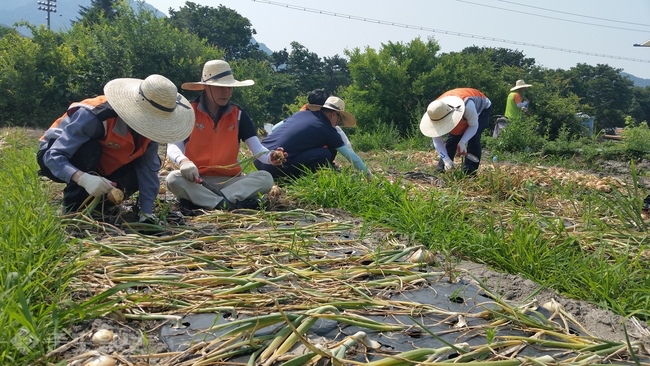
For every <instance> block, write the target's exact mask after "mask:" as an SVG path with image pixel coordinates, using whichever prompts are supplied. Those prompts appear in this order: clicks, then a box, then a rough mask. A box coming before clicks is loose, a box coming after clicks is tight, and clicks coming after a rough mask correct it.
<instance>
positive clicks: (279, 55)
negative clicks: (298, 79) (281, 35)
mask: <svg viewBox="0 0 650 366" xmlns="http://www.w3.org/2000/svg"><path fill="white" fill-rule="evenodd" d="M288 61H289V52H287V49H286V48H284V49H282V51H274V52H273V53H272V54H271V64H272V65H273V68H274V69H275V70H276V71H278V72H282V71H285V70H286V66H287V62H288ZM283 65H284V67H282V66H283Z"/></svg>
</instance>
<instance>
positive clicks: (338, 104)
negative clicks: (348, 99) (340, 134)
mask: <svg viewBox="0 0 650 366" xmlns="http://www.w3.org/2000/svg"><path fill="white" fill-rule="evenodd" d="M310 107H312V108H315V107H320V108H325V109H330V110H333V111H337V112H339V113H340V114H341V123H342V127H354V126H356V125H357V119H356V118H355V117H354V115H353V114H352V113H350V112H346V111H345V102H343V100H342V99H341V98H338V97H329V98H327V100H326V101H325V103H324V104H323V105H322V106H318V105H317V104H308V105H307V109H310V110H312V109H311V108H310Z"/></svg>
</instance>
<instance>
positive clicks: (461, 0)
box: [456, 0, 650, 33]
mask: <svg viewBox="0 0 650 366" xmlns="http://www.w3.org/2000/svg"><path fill="white" fill-rule="evenodd" d="M456 1H458V2H461V3H467V4H472V5H476V6H483V7H486V8H490V9H498V10H503V11H509V12H513V13H519V14H526V15H531V16H534V17H540V18H546V19H553V20H560V21H563V22H571V23H577V24H585V25H591V26H594V27H603V28H610V29H622V30H626V31H632V32H642V33H650V31H647V30H641V29H632V28H623V27H615V26H613V25H604V24H596V23H588V22H581V21H578V20H571V19H562V18H556V17H552V16H549V15H541V14H535V13H527V12H525V11H519V10H513V9H506V8H500V7H498V6H492V5H485V4H480V3H475V2H473V1H467V0H456Z"/></svg>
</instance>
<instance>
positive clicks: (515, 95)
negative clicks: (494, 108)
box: [504, 80, 532, 122]
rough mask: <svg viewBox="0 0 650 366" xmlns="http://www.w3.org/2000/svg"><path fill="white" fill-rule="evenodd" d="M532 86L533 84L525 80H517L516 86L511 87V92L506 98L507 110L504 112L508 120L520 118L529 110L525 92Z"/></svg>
mask: <svg viewBox="0 0 650 366" xmlns="http://www.w3.org/2000/svg"><path fill="white" fill-rule="evenodd" d="M531 86H532V85H531V84H526V82H525V81H523V80H517V82H516V83H515V86H513V87H512V88H510V94H508V99H507V100H506V112H505V113H504V114H505V116H506V118H507V119H508V121H510V122H512V121H518V120H520V119H521V117H522V116H523V114H524V113H525V112H526V111H527V110H528V101H527V100H524V94H526V90H528V88H530V87H531Z"/></svg>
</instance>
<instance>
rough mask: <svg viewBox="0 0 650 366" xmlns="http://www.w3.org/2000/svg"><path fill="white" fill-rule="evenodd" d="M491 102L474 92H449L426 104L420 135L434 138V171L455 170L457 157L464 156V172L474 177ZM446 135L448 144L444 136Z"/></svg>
mask: <svg viewBox="0 0 650 366" xmlns="http://www.w3.org/2000/svg"><path fill="white" fill-rule="evenodd" d="M491 110H492V102H491V101H490V99H488V97H486V96H485V94H483V93H481V92H480V91H479V90H477V89H472V88H457V89H452V90H449V91H447V92H445V93H444V94H442V95H441V96H439V97H438V98H437V99H436V100H434V101H433V102H431V103H429V106H428V107H427V111H426V113H424V115H423V116H422V119H421V120H420V132H422V134H423V135H425V136H428V137H432V138H433V146H434V147H435V149H436V151H437V152H438V154H439V155H440V161H439V162H438V166H437V167H436V170H438V171H444V170H450V169H453V168H455V164H454V157H455V156H456V154H458V155H460V156H465V162H464V164H463V168H462V170H463V172H464V173H466V174H472V175H473V174H476V171H477V170H478V167H479V164H480V159H481V134H482V132H483V130H484V129H485V128H486V127H487V126H488V124H489V120H490V111H491ZM444 135H448V137H447V141H446V142H445V141H444V140H443V136H444Z"/></svg>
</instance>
